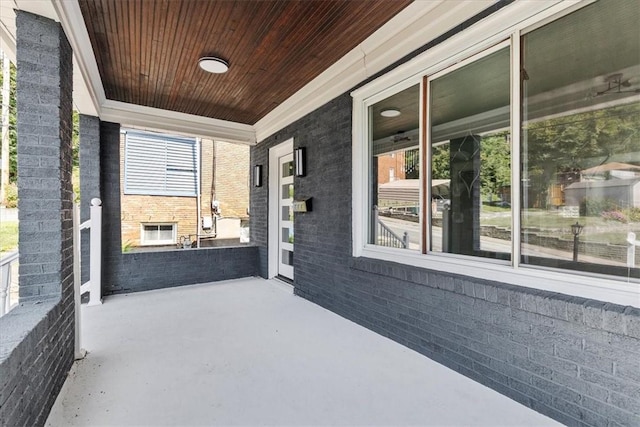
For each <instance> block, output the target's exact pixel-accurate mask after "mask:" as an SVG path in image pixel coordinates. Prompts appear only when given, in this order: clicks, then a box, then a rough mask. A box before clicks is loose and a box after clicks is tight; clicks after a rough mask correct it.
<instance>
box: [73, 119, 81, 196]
mask: <svg viewBox="0 0 640 427" xmlns="http://www.w3.org/2000/svg"><path fill="white" fill-rule="evenodd" d="M72 120H73V133H72V134H71V146H72V148H73V167H74V168H77V167H79V166H80V114H79V113H78V112H77V111H76V110H73V117H72ZM77 194H80V192H79V191H78V193H77Z"/></svg>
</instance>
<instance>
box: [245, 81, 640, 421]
mask: <svg viewBox="0 0 640 427" xmlns="http://www.w3.org/2000/svg"><path fill="white" fill-rule="evenodd" d="M351 119H352V104H351V97H350V96H349V94H348V93H346V94H344V95H341V96H339V97H338V98H336V99H335V100H333V101H331V102H329V103H328V104H326V105H324V106H322V107H320V108H319V109H317V110H316V111H314V112H313V113H311V114H309V115H308V116H306V117H304V118H302V119H300V120H298V121H297V122H295V123H293V124H292V125H290V126H288V127H286V128H285V129H283V130H282V131H280V132H278V133H277V134H275V135H273V136H271V137H269V138H267V139H266V140H264V141H261V142H260V143H259V144H258V145H257V146H255V147H253V148H252V150H251V151H252V152H251V164H252V165H254V164H262V165H263V167H264V165H267V163H268V150H269V148H271V147H273V146H275V145H277V144H278V143H280V142H282V141H285V140H287V139H288V138H291V137H293V138H294V146H295V147H299V146H304V147H306V148H307V176H306V177H303V178H296V179H295V188H296V197H313V212H309V213H305V214H297V215H296V217H295V235H296V244H295V256H294V269H295V281H294V286H295V293H296V294H297V295H299V296H301V297H303V298H306V299H308V300H310V301H313V302H315V303H317V304H319V305H321V306H323V307H325V308H327V309H329V310H331V311H333V312H335V313H337V314H340V315H341V316H343V317H345V318H348V319H350V320H352V321H354V322H356V323H359V324H361V325H363V326H365V327H367V328H369V329H371V330H373V331H376V332H378V333H380V334H382V335H384V336H386V337H389V338H391V339H393V340H395V341H397V342H399V343H401V344H403V345H406V346H407V347H409V348H412V349H414V350H415V351H418V352H420V353H422V354H424V355H426V356H428V357H430V358H432V359H434V360H436V361H438V362H440V363H442V364H444V365H446V366H448V367H450V368H451V369H454V370H456V371H457V372H460V373H461V374H463V375H466V376H468V377H470V378H473V379H474V380H476V381H478V382H480V383H482V384H485V385H487V386H489V387H491V388H493V389H494V390H497V391H498V392H500V393H503V394H505V395H507V396H509V397H510V398H512V399H514V400H516V401H518V402H520V403H522V404H524V405H526V406H529V407H531V408H533V409H535V410H537V411H539V412H541V413H543V414H546V415H548V416H550V417H553V418H554V419H556V420H558V421H560V422H562V423H565V424H567V425H576V426H607V425H609V426H622V425H640V310H638V309H636V308H632V307H622V306H618V305H615V304H607V303H604V302H599V301H592V300H586V299H583V298H578V297H571V296H566V295H561V294H557V293H552V292H546V291H540V290H536V289H529V288H525V287H518V286H513V285H509V284H505V283H500V282H492V281H486V280H479V279H474V278H471V277H465V276H459V275H455V274H448V273H442V272H439V271H434V270H427V269H421V268H417V267H412V266H408V265H401V264H396V263H392V262H385V261H380V260H371V259H366V258H357V259H356V258H353V257H352V256H351V245H352V241H351V178H352V177H351V125H352V124H351ZM268 176H269V175H268V171H267V168H266V167H265V169H264V172H263V179H264V180H265V185H263V187H260V188H253V187H252V193H251V215H252V216H251V233H252V239H253V242H254V243H255V244H257V245H258V246H259V258H258V260H259V271H260V274H261V275H262V276H263V277H266V275H267V238H268V236H267V223H268V212H267V200H268V182H267V181H268Z"/></svg>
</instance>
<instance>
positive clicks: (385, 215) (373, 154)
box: [368, 85, 421, 250]
mask: <svg viewBox="0 0 640 427" xmlns="http://www.w3.org/2000/svg"><path fill="white" fill-rule="evenodd" d="M419 110H420V85H415V86H412V87H410V88H408V89H405V90H403V91H400V92H398V93H396V94H394V95H392V96H390V97H388V98H386V99H383V100H382V101H379V102H377V103H375V104H374V105H372V106H371V107H369V118H370V131H369V153H370V154H369V201H370V202H369V212H370V215H369V233H368V243H370V244H374V245H380V246H386V247H393V248H402V249H411V250H419V249H420V241H421V233H420V178H421V173H420V150H419V144H420V143H419V125H420V123H419V122H420V120H419V117H420V114H419Z"/></svg>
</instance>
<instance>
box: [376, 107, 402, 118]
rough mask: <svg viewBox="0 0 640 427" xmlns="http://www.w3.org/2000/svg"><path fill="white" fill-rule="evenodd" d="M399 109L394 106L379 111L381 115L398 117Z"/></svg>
mask: <svg viewBox="0 0 640 427" xmlns="http://www.w3.org/2000/svg"><path fill="white" fill-rule="evenodd" d="M400 114H401V113H400V111H399V110H396V109H395V108H388V109H386V110H382V111H380V115H381V116H382V117H398V116H399V115H400Z"/></svg>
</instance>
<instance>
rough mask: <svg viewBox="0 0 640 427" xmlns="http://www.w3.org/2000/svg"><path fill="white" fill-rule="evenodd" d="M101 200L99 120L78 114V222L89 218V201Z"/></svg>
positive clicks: (85, 265)
mask: <svg viewBox="0 0 640 427" xmlns="http://www.w3.org/2000/svg"><path fill="white" fill-rule="evenodd" d="M94 198H98V199H101V198H102V194H101V190H100V119H99V118H97V117H94V116H88V115H85V114H80V222H81V223H82V222H84V221H87V220H88V219H89V217H90V210H91V200H92V199H94ZM89 232H90V231H89V230H87V229H85V230H82V239H81V245H80V248H81V250H82V264H81V270H82V275H81V277H82V283H86V282H87V281H88V280H89V253H90V251H89V248H90V245H89Z"/></svg>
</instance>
